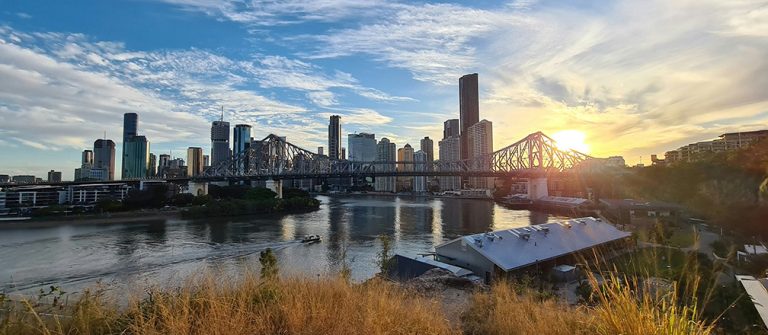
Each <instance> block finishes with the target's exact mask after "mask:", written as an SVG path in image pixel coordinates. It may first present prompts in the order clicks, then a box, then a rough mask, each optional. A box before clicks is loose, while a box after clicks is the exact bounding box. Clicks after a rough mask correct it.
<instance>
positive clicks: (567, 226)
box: [563, 222, 573, 229]
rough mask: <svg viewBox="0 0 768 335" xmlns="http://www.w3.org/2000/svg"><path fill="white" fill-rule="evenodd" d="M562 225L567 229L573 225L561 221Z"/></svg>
mask: <svg viewBox="0 0 768 335" xmlns="http://www.w3.org/2000/svg"><path fill="white" fill-rule="evenodd" d="M563 226H565V228H568V229H571V228H572V227H573V225H571V223H570V222H563Z"/></svg>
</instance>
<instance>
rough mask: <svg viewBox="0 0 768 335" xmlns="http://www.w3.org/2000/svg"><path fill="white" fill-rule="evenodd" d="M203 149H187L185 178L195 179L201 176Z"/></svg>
mask: <svg viewBox="0 0 768 335" xmlns="http://www.w3.org/2000/svg"><path fill="white" fill-rule="evenodd" d="M204 164H205V162H204V161H203V148H198V147H189V148H188V149H187V177H197V176H199V175H201V174H203V166H204Z"/></svg>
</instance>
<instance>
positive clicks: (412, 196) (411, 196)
mask: <svg viewBox="0 0 768 335" xmlns="http://www.w3.org/2000/svg"><path fill="white" fill-rule="evenodd" d="M311 194H312V195H324V196H330V197H354V196H376V197H388V198H395V197H401V198H408V199H460V200H485V201H494V199H493V198H487V197H470V196H457V195H434V194H408V193H388V192H366V193H362V192H359V193H329V192H312V193H311Z"/></svg>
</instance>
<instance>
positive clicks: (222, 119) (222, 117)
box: [221, 105, 224, 121]
mask: <svg viewBox="0 0 768 335" xmlns="http://www.w3.org/2000/svg"><path fill="white" fill-rule="evenodd" d="M221 121H224V105H221Z"/></svg>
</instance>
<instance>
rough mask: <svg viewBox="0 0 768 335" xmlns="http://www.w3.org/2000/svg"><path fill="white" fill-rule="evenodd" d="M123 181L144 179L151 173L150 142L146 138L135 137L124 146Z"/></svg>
mask: <svg viewBox="0 0 768 335" xmlns="http://www.w3.org/2000/svg"><path fill="white" fill-rule="evenodd" d="M123 148H125V149H124V150H125V154H124V155H123V166H124V167H123V179H136V178H144V177H146V176H147V175H148V174H147V173H148V172H149V141H147V138H146V137H144V136H133V137H132V138H130V139H129V140H128V141H127V142H126V143H125V144H124V145H123Z"/></svg>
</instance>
